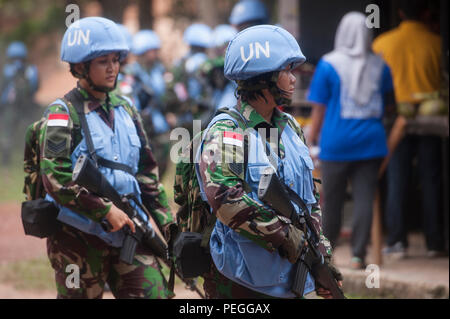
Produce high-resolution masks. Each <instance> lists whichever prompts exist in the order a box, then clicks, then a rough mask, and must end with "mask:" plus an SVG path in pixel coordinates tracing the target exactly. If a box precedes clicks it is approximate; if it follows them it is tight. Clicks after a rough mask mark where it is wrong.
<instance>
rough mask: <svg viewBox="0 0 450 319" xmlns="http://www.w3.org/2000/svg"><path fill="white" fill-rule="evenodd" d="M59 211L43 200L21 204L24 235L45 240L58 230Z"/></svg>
mask: <svg viewBox="0 0 450 319" xmlns="http://www.w3.org/2000/svg"><path fill="white" fill-rule="evenodd" d="M58 212H59V209H58V207H56V205H55V204H54V203H53V202H50V201H47V200H45V199H43V198H38V199H35V200H29V201H25V202H22V212H21V215H22V224H23V229H24V230H25V234H26V235H30V236H35V237H39V238H45V237H49V236H51V235H53V234H54V233H55V232H56V230H57V229H58V225H59V222H58V221H57V219H56V217H57V216H58Z"/></svg>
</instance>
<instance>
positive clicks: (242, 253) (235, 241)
mask: <svg viewBox="0 0 450 319" xmlns="http://www.w3.org/2000/svg"><path fill="white" fill-rule="evenodd" d="M288 116H289V115H288ZM219 120H232V121H233V122H234V123H235V124H236V125H237V122H236V120H235V119H233V118H232V117H231V116H230V115H228V114H223V113H222V114H219V115H217V116H216V117H215V118H214V119H213V120H212V121H211V123H210V124H209V126H208V127H207V129H206V130H209V128H210V127H211V126H212V125H213V124H214V123H215V122H217V121H219ZM205 135H206V134H205ZM281 139H282V141H283V144H284V147H285V150H286V152H285V158H284V159H280V158H279V157H278V154H276V153H275V152H274V151H273V150H270V151H271V156H272V158H273V159H274V160H276V163H277V164H276V165H277V167H274V166H273V165H272V164H271V161H270V160H269V157H268V156H267V155H266V151H265V150H266V146H265V145H264V143H266V142H264V141H263V139H262V138H261V137H260V136H259V135H258V132H257V131H256V130H252V131H251V133H250V134H249V149H248V166H247V170H246V175H245V176H246V178H245V179H246V182H247V183H248V184H249V185H250V187H251V189H252V192H251V193H248V195H249V196H250V197H251V198H252V199H253V200H255V201H257V202H259V203H260V204H261V205H264V204H263V203H262V202H261V201H260V200H259V198H258V195H257V190H258V185H259V180H260V177H261V175H262V173H263V171H264V169H265V168H268V167H271V168H273V169H275V170H276V171H277V173H278V176H279V177H280V179H281V180H282V181H284V183H285V184H286V185H288V186H289V187H290V188H291V189H292V190H294V191H295V192H296V193H297V194H298V195H300V197H301V198H302V199H303V201H304V202H305V204H306V206H307V207H308V213H311V205H312V204H314V203H316V199H315V197H314V194H313V188H314V185H313V180H312V170H313V169H314V166H313V162H312V160H311V157H310V156H309V151H308V147H307V146H306V145H305V144H304V143H303V142H302V140H301V139H300V138H299V136H298V135H297V134H296V133H295V131H294V130H293V129H292V128H291V127H290V126H289V125H286V127H285V129H284V130H283V133H282V135H281ZM203 142H204V141H202V145H203ZM201 149H202V146H201V147H199V150H198V153H197V156H199V155H200V152H201ZM198 167H199V166H198V164H197V165H196V169H197V178H199V176H200V175H199V172H198ZM199 181H200V180H199ZM199 184H200V188H201V193H202V197H203V199H204V200H206V195H205V193H204V189H203V184H202V183H199ZM292 204H293V205H294V207H295V208H296V209H297V212H299V211H300V209H299V208H298V207H297V205H296V204H295V203H292ZM210 251H211V256H212V259H213V261H214V264H215V266H216V268H217V269H218V270H219V271H220V273H222V274H223V275H224V276H225V277H227V278H229V279H231V280H233V281H235V282H237V283H238V284H240V285H242V286H245V287H247V288H250V289H252V290H255V291H257V292H260V293H263V294H266V295H269V296H273V297H278V298H294V297H295V295H294V293H292V292H291V286H292V282H293V277H294V270H295V265H293V264H291V263H290V262H289V261H288V260H287V259H286V258H282V257H281V256H280V255H279V253H278V251H274V252H269V251H267V250H266V249H264V248H262V247H261V246H259V245H257V244H256V243H255V242H254V241H252V240H250V239H248V238H245V237H243V236H241V235H239V234H238V233H237V232H235V231H234V230H232V229H231V228H229V227H228V226H226V225H224V224H223V223H222V222H220V221H219V220H217V221H216V225H215V227H214V230H213V232H212V234H211V240H210ZM314 289H315V285H314V279H313V278H312V276H311V274H309V273H308V276H307V280H306V283H305V289H304V294H305V295H306V294H308V293H310V292H312V291H314Z"/></svg>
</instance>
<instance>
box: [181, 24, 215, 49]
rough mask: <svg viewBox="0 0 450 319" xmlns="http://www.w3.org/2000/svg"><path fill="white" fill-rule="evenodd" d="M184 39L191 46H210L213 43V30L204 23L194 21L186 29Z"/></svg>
mask: <svg viewBox="0 0 450 319" xmlns="http://www.w3.org/2000/svg"><path fill="white" fill-rule="evenodd" d="M183 41H184V42H186V43H187V44H189V45H190V46H197V47H201V48H209V47H211V45H212V30H211V28H210V27H209V26H207V25H206V24H203V23H194V24H191V25H190V26H189V27H187V28H186V30H184V34H183Z"/></svg>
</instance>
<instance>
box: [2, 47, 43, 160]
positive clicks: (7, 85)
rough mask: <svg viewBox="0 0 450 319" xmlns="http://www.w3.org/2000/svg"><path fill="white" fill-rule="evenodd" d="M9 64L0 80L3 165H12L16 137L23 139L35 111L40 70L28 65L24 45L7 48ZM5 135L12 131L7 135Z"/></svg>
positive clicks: (6, 65) (4, 68)
mask: <svg viewBox="0 0 450 319" xmlns="http://www.w3.org/2000/svg"><path fill="white" fill-rule="evenodd" d="M6 58H7V59H8V61H7V63H6V64H5V66H4V67H3V72H2V77H1V80H0V127H1V129H2V132H3V134H0V153H1V157H2V158H1V161H2V164H4V165H6V164H8V163H9V161H10V158H11V153H12V147H13V145H14V144H15V143H14V137H18V138H20V140H23V134H16V132H23V131H24V125H25V124H28V123H26V121H27V120H28V119H31V118H32V116H33V114H34V112H35V111H36V109H37V108H36V104H35V102H34V95H35V93H36V92H37V90H38V88H39V76H38V70H37V68H36V66H35V65H32V64H29V63H27V62H26V58H27V48H26V46H25V44H24V43H23V42H20V41H15V42H12V43H11V44H10V45H9V46H8V48H7V49H6ZM5 132H9V133H8V134H6V133H5Z"/></svg>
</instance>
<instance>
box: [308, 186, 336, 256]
mask: <svg viewBox="0 0 450 319" xmlns="http://www.w3.org/2000/svg"><path fill="white" fill-rule="evenodd" d="M314 197H315V198H316V203H315V204H314V205H313V206H312V208H311V217H312V221H313V226H314V228H315V230H316V233H317V234H319V247H318V248H319V250H320V252H321V253H322V255H324V256H325V257H326V256H329V257H331V255H332V254H333V252H332V249H331V243H330V241H329V240H328V239H327V238H326V237H325V235H324V234H323V228H322V209H321V208H320V204H319V203H320V194H319V192H318V191H317V188H316V185H315V184H314Z"/></svg>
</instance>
